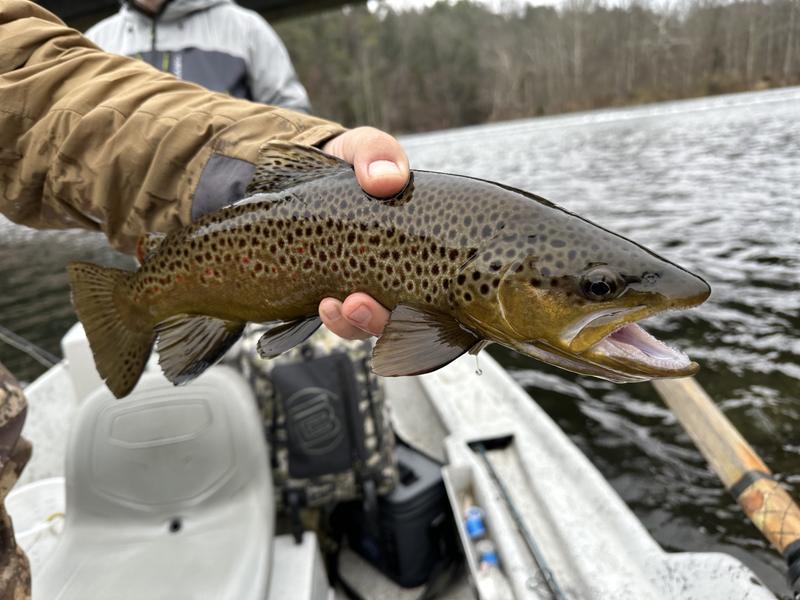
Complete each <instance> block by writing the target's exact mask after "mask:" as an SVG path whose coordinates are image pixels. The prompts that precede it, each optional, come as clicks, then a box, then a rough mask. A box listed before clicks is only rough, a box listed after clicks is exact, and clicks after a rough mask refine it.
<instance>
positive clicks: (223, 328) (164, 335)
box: [155, 314, 244, 385]
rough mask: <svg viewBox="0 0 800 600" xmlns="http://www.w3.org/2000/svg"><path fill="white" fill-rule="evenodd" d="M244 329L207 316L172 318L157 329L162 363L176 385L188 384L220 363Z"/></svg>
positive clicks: (236, 324)
mask: <svg viewBox="0 0 800 600" xmlns="http://www.w3.org/2000/svg"><path fill="white" fill-rule="evenodd" d="M243 329H244V323H241V322H238V321H226V320H224V319H217V318H215V317H209V316H206V315H187V314H179V315H175V316H173V317H170V318H169V319H166V320H164V321H162V322H161V323H159V324H158V325H156V327H155V330H156V333H157V334H158V341H157V342H156V349H157V350H158V364H159V365H161V369H162V370H163V371H164V375H166V377H167V379H169V380H170V381H171V382H172V383H174V384H175V385H182V384H184V383H188V382H189V381H191V380H192V379H194V378H195V377H197V376H198V375H200V374H201V373H202V372H203V371H205V370H206V369H207V368H208V367H210V366H212V365H213V364H215V363H216V362H217V361H219V360H220V359H221V358H222V356H223V354H225V352H227V351H228V349H229V348H230V347H231V346H233V344H235V343H236V340H238V339H239V336H241V335H242V330H243Z"/></svg>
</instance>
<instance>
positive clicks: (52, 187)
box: [0, 0, 344, 252]
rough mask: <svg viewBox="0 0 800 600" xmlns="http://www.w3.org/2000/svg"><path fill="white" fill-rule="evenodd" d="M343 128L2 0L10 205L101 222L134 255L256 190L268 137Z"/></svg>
mask: <svg viewBox="0 0 800 600" xmlns="http://www.w3.org/2000/svg"><path fill="white" fill-rule="evenodd" d="M342 131H344V130H343V128H342V127H341V126H339V125H336V124H334V123H330V122H328V121H324V120H322V119H318V118H314V117H309V116H307V115H303V114H300V113H296V112H292V111H289V110H285V109H280V108H274V107H270V106H264V105H260V104H254V103H251V102H247V101H243V100H235V99H233V98H230V97H228V96H225V95H222V94H216V93H212V92H209V91H207V90H205V89H203V88H201V87H199V86H196V85H194V84H191V83H187V82H184V81H180V80H178V79H175V78H174V77H173V76H171V75H169V74H166V73H161V72H159V71H157V70H155V69H153V68H152V67H150V66H148V65H146V64H144V63H143V62H140V61H136V60H132V59H129V58H125V57H122V56H117V55H112V54H106V53H105V52H102V51H101V50H99V49H98V48H97V47H96V46H94V45H93V44H92V43H91V42H90V41H88V40H87V39H86V38H84V37H83V36H82V35H81V34H80V33H78V32H77V31H75V30H74V29H70V28H68V27H66V26H65V25H64V24H63V23H61V21H59V20H58V19H57V18H56V17H55V16H53V15H52V14H50V13H49V12H47V11H46V10H44V9H42V8H41V7H39V6H37V5H36V4H34V3H32V2H27V1H25V0H0V212H2V213H3V214H5V215H6V216H7V217H8V218H9V219H11V220H12V221H15V222H17V223H21V224H23V225H28V226H30V227H39V228H45V227H48V228H70V227H82V228H85V229H93V230H101V231H103V232H104V233H105V234H106V235H107V236H108V239H109V240H110V241H111V243H112V245H114V246H115V247H117V248H118V249H120V250H123V251H127V252H131V251H133V249H134V248H135V245H136V241H137V239H138V238H139V236H140V235H141V234H142V233H144V232H146V231H168V230H169V229H171V228H174V227H177V226H179V225H183V224H186V223H188V222H189V221H190V220H191V219H192V218H194V217H197V216H199V215H200V214H203V213H205V212H208V211H210V210H214V209H215V208H218V207H220V206H222V205H224V204H227V203H229V202H231V201H233V200H236V199H237V197H240V196H241V194H242V193H243V192H244V189H245V187H246V186H247V183H248V182H249V180H250V177H251V176H252V173H253V168H254V167H253V165H254V162H255V161H256V158H257V154H258V149H259V147H260V146H261V145H262V144H263V143H264V142H265V141H267V140H275V139H281V140H290V141H294V142H297V143H302V144H309V145H318V144H320V143H322V142H324V141H326V140H328V139H330V138H331V137H333V136H335V135H338V134H339V133H341V132H342Z"/></svg>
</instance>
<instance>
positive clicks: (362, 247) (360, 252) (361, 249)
mask: <svg viewBox="0 0 800 600" xmlns="http://www.w3.org/2000/svg"><path fill="white" fill-rule="evenodd" d="M366 251H367V247H366V246H361V247H360V248H359V249H358V252H359V254H364V252H366Z"/></svg>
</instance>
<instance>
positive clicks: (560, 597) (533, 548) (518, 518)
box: [470, 443, 567, 600]
mask: <svg viewBox="0 0 800 600" xmlns="http://www.w3.org/2000/svg"><path fill="white" fill-rule="evenodd" d="M470 446H471V447H472V448H473V449H474V450H477V451H478V454H480V455H481V458H482V459H483V462H484V464H485V465H486V469H487V470H488V471H489V475H491V477H492V480H494V483H495V485H496V486H497V489H498V490H500V495H501V496H503V500H504V501H505V503H506V505H507V506H508V510H509V512H510V513H511V518H512V519H513V520H514V524H515V525H516V526H517V529H518V530H519V532H520V533H521V534H522V538H523V539H524V540H525V544H526V545H527V546H528V550H529V551H530V553H531V556H533V560H534V561H535V562H536V565H537V566H538V567H539V570H540V571H541V572H542V576H543V577H544V581H545V583H546V584H547V587H548V588H549V589H550V592H551V593H552V594H553V597H554V598H555V599H556V600H567V597H566V596H565V595H564V592H563V590H562V589H561V587H560V586H559V585H558V582H557V581H556V578H555V577H554V576H553V572H552V571H551V570H550V567H549V565H548V564H547V560H546V559H545V557H544V554H542V550H541V549H540V548H539V545H538V544H537V543H536V540H534V539H533V535H531V532H530V531H528V528H527V527H526V526H525V522H524V521H523V520H522V515H520V514H519V511H518V510H517V507H516V505H515V504H514V501H513V500H512V499H511V495H510V494H509V493H508V490H507V489H506V486H505V485H504V484H503V482H502V481H500V477H499V476H498V475H497V471H495V470H494V466H492V463H491V461H490V460H489V456H488V455H487V454H486V446H484V445H483V444H480V443H479V444H470Z"/></svg>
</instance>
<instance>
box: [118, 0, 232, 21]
mask: <svg viewBox="0 0 800 600" xmlns="http://www.w3.org/2000/svg"><path fill="white" fill-rule="evenodd" d="M217 4H233V0H167V3H166V5H165V6H164V7H163V9H162V11H161V14H160V15H158V17H157V18H158V21H159V22H162V23H166V22H169V21H177V20H178V19H182V18H183V17H185V16H186V15H189V14H191V13H194V12H198V11H201V10H208V9H209V8H211V7H212V6H216V5H217ZM123 11H124V12H125V15H126V16H127V17H134V18H136V17H138V18H141V19H145V20H147V21H150V20H152V19H153V17H151V16H150V15H148V14H146V13H144V12H143V11H141V10H140V9H138V8H136V7H135V6H133V2H132V0H123Z"/></svg>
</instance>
